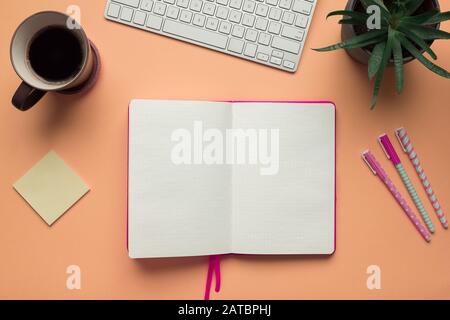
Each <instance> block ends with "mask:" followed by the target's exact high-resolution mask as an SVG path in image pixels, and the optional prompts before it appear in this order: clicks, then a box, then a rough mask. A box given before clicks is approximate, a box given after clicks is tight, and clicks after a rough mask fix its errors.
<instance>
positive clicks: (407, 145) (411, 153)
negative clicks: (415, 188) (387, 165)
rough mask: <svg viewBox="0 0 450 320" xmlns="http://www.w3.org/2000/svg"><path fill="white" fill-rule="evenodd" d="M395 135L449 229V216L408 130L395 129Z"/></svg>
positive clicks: (442, 221) (441, 220) (443, 222)
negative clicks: (440, 201) (447, 216)
mask: <svg viewBox="0 0 450 320" xmlns="http://www.w3.org/2000/svg"><path fill="white" fill-rule="evenodd" d="M395 135H396V136H397V139H398V141H399V142H400V145H401V146H402V149H403V151H404V152H405V153H406V154H408V157H409V160H411V163H412V164H413V166H414V168H415V169H416V172H417V175H418V176H419V179H420V181H421V182H422V186H423V188H424V189H425V192H426V193H427V196H428V199H430V202H431V204H432V205H433V209H434V211H435V212H436V215H437V216H438V218H439V221H440V222H441V224H442V226H443V227H444V228H445V229H448V221H447V218H446V217H445V214H444V211H443V210H442V207H441V205H440V203H439V201H438V199H437V197H436V194H435V193H434V191H433V189H432V188H431V184H430V181H428V177H427V175H426V174H425V171H424V170H423V168H422V166H421V165H420V161H419V157H418V156H417V153H416V151H415V150H414V148H413V146H412V144H411V139H410V138H409V136H408V134H407V133H406V130H405V129H404V128H399V129H397V130H395Z"/></svg>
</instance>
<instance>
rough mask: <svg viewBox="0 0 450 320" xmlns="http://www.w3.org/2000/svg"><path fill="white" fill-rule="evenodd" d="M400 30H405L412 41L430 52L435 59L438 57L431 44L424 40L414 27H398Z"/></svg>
mask: <svg viewBox="0 0 450 320" xmlns="http://www.w3.org/2000/svg"><path fill="white" fill-rule="evenodd" d="M398 31H400V32H403V33H404V34H405V35H406V36H407V37H408V38H409V39H411V40H412V41H414V42H415V43H416V44H417V45H418V46H419V47H420V48H421V49H422V50H423V51H425V52H426V53H428V54H429V55H430V57H431V58H433V59H434V60H436V59H437V56H436V54H435V53H434V51H433V50H432V49H431V48H430V46H429V45H428V43H427V42H426V41H425V40H423V39H422V38H420V37H419V36H418V35H417V34H416V32H415V31H414V29H408V28H405V27H402V26H400V27H399V28H398Z"/></svg>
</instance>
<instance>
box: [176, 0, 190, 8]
mask: <svg viewBox="0 0 450 320" xmlns="http://www.w3.org/2000/svg"><path fill="white" fill-rule="evenodd" d="M188 5H189V0H178V1H177V6H179V7H181V8H184V9H186V8H187V7H188Z"/></svg>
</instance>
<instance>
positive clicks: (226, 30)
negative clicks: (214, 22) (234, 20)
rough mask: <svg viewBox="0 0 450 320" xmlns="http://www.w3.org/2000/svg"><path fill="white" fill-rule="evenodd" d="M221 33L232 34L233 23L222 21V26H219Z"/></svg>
mask: <svg viewBox="0 0 450 320" xmlns="http://www.w3.org/2000/svg"><path fill="white" fill-rule="evenodd" d="M219 32H221V33H225V34H230V32H231V23H229V22H226V21H222V22H221V23H220V26H219Z"/></svg>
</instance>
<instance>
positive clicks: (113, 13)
mask: <svg viewBox="0 0 450 320" xmlns="http://www.w3.org/2000/svg"><path fill="white" fill-rule="evenodd" d="M119 13H120V6H119V5H118V4H114V3H111V4H110V5H109V7H108V13H107V14H108V16H110V17H112V18H118V17H119Z"/></svg>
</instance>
